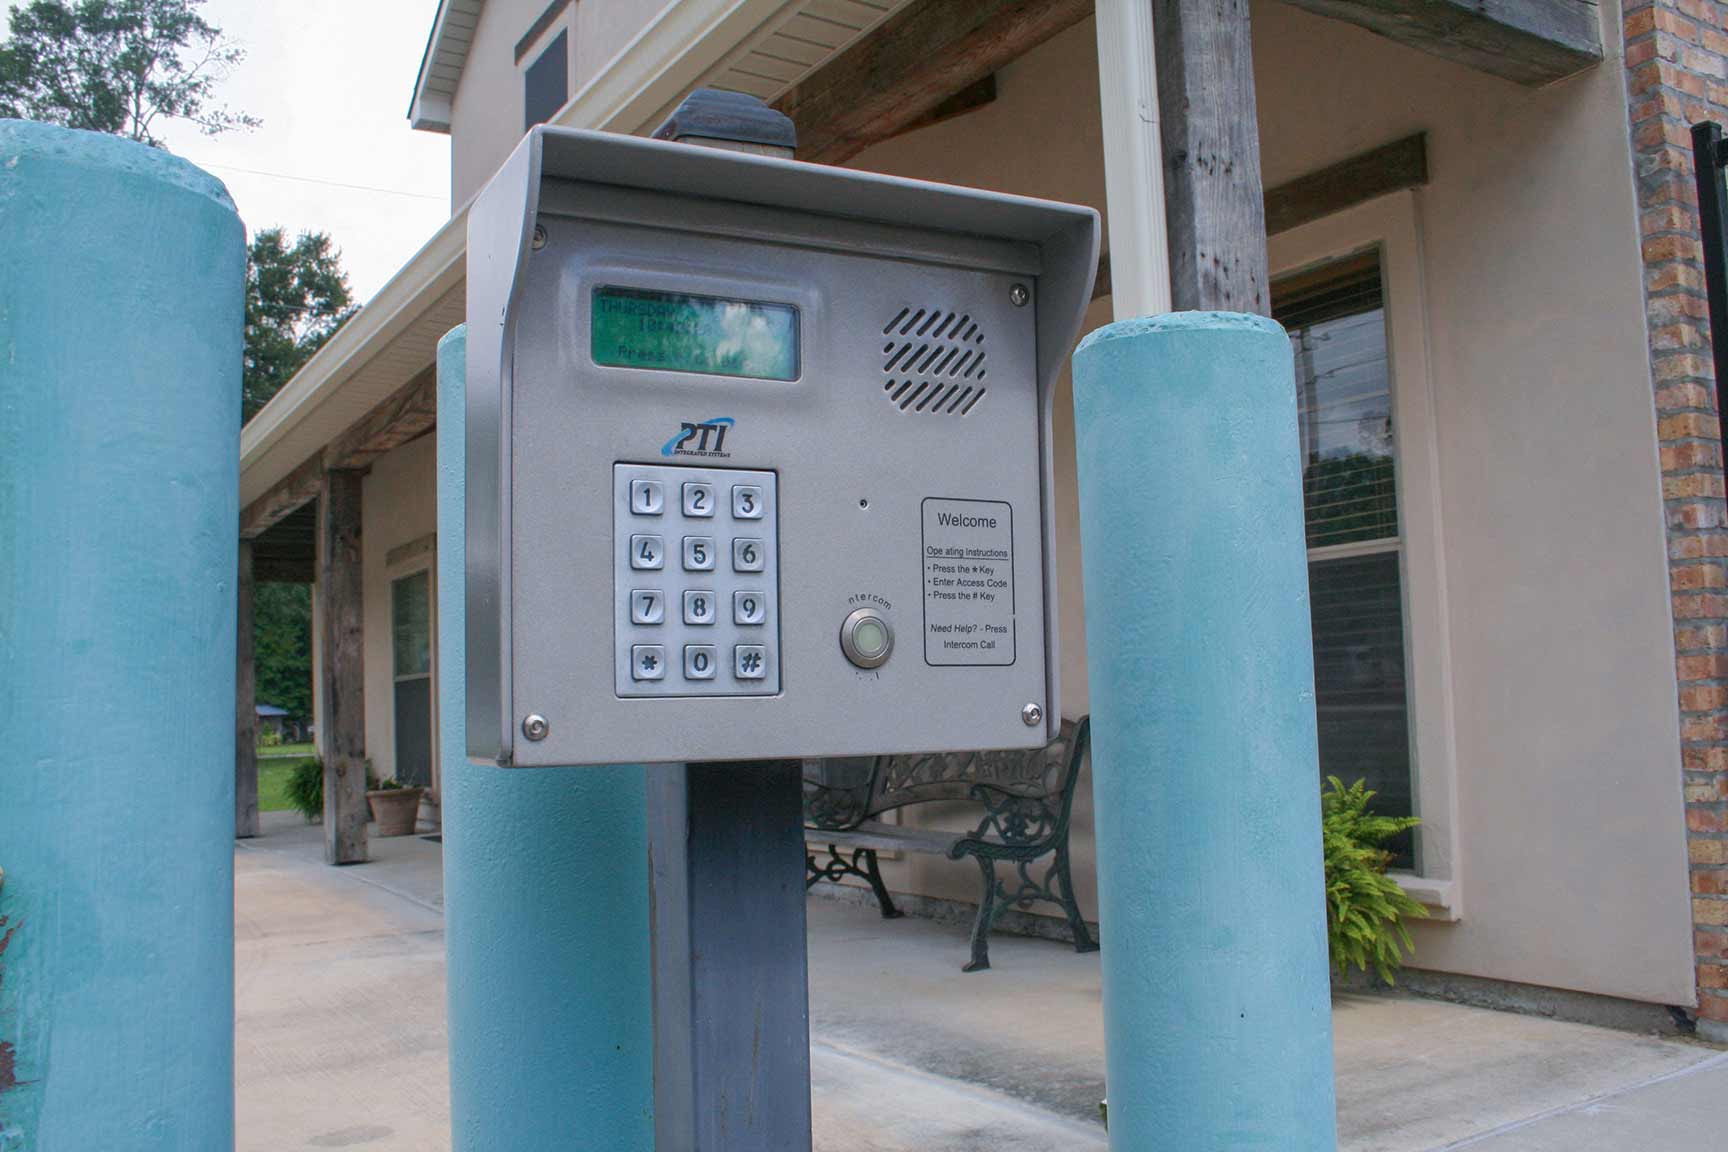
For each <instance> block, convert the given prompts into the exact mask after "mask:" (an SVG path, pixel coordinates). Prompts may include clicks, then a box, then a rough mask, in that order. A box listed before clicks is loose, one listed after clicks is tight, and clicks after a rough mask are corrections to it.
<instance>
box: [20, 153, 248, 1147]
mask: <svg viewBox="0 0 1728 1152" xmlns="http://www.w3.org/2000/svg"><path fill="white" fill-rule="evenodd" d="M244 275H245V244H244V234H243V231H242V228H241V225H240V221H239V218H238V217H237V216H236V215H235V213H234V206H233V204H232V202H231V201H230V200H229V199H228V195H227V192H226V191H225V190H224V189H223V187H222V185H221V184H220V183H219V182H217V181H216V180H215V179H213V178H212V177H210V176H208V175H206V174H205V173H203V172H201V171H199V170H198V169H196V168H194V167H192V166H191V165H190V164H187V163H186V162H184V161H181V160H177V159H175V158H174V157H172V156H170V155H168V154H167V153H164V152H159V151H156V150H154V149H151V148H147V147H145V146H143V145H140V144H134V143H131V142H129V141H124V140H119V139H116V138H114V137H111V136H100V135H94V134H90V133H84V132H71V131H67V130H64V129H60V128H53V127H49V126H47V125H42V124H32V123H23V122H20V121H0V868H3V869H4V870H5V886H4V888H0V1148H3V1149H6V1150H7V1152H13V1150H20V1152H22V1150H25V1149H28V1150H32V1152H38V1150H39V1152H59V1150H61V1149H65V1150H68V1152H70V1150H74V1149H76V1150H80V1152H82V1150H84V1149H91V1150H94V1149H102V1150H103V1152H170V1150H179V1149H191V1148H197V1149H211V1150H220V1149H228V1148H232V1147H233V1140H234V1010H233V1006H234V998H233V986H234V923H233V916H234V896H233V834H234V827H235V808H234V759H233V755H234V738H235V737H234V733H235V724H234V708H235V663H236V660H235V655H236V652H235V623H236V617H237V602H236V596H235V584H236V578H235V577H236V570H235V563H236V551H235V539H236V528H235V525H236V522H237V517H238V512H239V510H238V507H237V504H238V498H239V451H238V431H239V428H240V360H241V338H242V327H241V326H242V307H243V299H244Z"/></svg>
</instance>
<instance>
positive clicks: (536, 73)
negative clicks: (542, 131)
mask: <svg viewBox="0 0 1728 1152" xmlns="http://www.w3.org/2000/svg"><path fill="white" fill-rule="evenodd" d="M568 99H570V33H569V32H568V31H564V32H560V33H558V35H557V36H555V37H553V38H552V42H551V43H550V44H548V45H546V50H545V51H543V52H541V53H540V55H538V56H536V57H535V58H534V63H532V64H530V65H528V70H527V71H526V72H524V73H523V74H522V131H524V132H526V131H528V129H530V128H532V127H534V125H536V124H544V123H546V121H548V120H550V119H552V117H553V116H555V115H557V113H558V109H560V108H562V107H564V102H565V101H566V100H568Z"/></svg>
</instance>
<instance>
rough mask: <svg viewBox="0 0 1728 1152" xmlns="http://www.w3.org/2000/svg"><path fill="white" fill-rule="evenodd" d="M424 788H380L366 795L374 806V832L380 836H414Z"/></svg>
mask: <svg viewBox="0 0 1728 1152" xmlns="http://www.w3.org/2000/svg"><path fill="white" fill-rule="evenodd" d="M424 791H425V789H424V788H380V789H378V790H377V791H375V792H368V793H366V802H367V803H368V804H369V805H371V806H372V824H373V829H372V830H373V832H374V833H376V834H377V835H379V836H412V835H414V822H415V821H416V820H417V819H418V818H419V816H420V794H421V793H422V792H424Z"/></svg>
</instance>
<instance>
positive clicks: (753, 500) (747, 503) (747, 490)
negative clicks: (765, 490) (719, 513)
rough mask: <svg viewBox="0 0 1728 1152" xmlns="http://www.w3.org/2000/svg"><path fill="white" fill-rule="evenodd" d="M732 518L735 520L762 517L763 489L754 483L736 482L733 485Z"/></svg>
mask: <svg viewBox="0 0 1728 1152" xmlns="http://www.w3.org/2000/svg"><path fill="white" fill-rule="evenodd" d="M732 518H733V519H735V520H760V519H762V489H760V488H758V487H757V486H756V485H754V484H734V485H733V486H732Z"/></svg>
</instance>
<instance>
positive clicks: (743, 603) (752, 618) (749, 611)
mask: <svg viewBox="0 0 1728 1152" xmlns="http://www.w3.org/2000/svg"><path fill="white" fill-rule="evenodd" d="M767 618H768V609H767V605H765V604H764V603H763V602H762V593H760V592H734V593H732V622H733V623H734V624H760V623H762V621H764V620H766V619H767Z"/></svg>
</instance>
